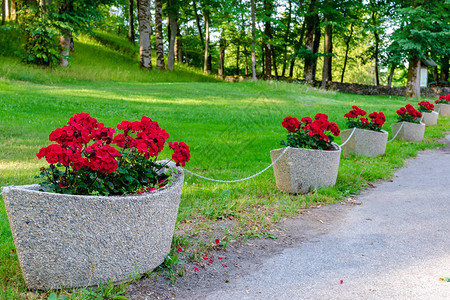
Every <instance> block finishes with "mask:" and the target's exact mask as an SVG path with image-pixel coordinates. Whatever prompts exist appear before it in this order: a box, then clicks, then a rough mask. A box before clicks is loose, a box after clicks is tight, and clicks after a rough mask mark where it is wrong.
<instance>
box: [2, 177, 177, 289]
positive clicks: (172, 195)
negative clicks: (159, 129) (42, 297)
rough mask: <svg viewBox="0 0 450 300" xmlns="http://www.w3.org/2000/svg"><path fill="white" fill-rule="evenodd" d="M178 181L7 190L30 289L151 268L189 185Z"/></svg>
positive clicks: (167, 242) (165, 246)
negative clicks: (103, 192) (121, 189)
mask: <svg viewBox="0 0 450 300" xmlns="http://www.w3.org/2000/svg"><path fill="white" fill-rule="evenodd" d="M177 169H178V173H177V174H175V180H174V182H173V183H172V184H171V185H169V186H166V187H163V188H161V189H158V190H156V191H153V192H149V193H144V194H141V195H133V196H115V197H114V196H112V197H109V196H108V197H101V196H78V195H63V194H55V193H47V192H40V191H38V189H39V186H38V185H26V186H17V187H7V188H3V189H2V190H3V200H4V202H5V207H6V212H7V215H8V219H9V223H10V226H11V231H12V235H13V238H14V243H15V245H16V252H17V255H18V258H19V262H20V266H21V269H22V273H23V277H24V279H25V282H26V284H27V287H28V288H29V289H32V290H49V289H59V288H63V287H80V286H83V287H84V286H94V285H98V283H99V282H100V281H102V282H103V283H106V282H108V280H110V279H112V280H113V281H114V282H119V281H122V280H124V279H128V278H129V275H130V274H132V273H133V272H134V271H135V267H137V268H138V269H137V271H138V272H139V273H142V272H146V271H150V270H152V269H154V268H155V267H157V266H158V265H160V264H161V263H162V262H163V260H164V258H165V257H166V256H167V254H168V253H169V251H170V246H171V243H172V236H173V232H174V228H175V221H176V218H177V213H178V205H179V203H180V197H181V190H182V187H183V181H184V173H183V171H182V169H181V168H177Z"/></svg>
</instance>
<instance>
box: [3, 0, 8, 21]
mask: <svg viewBox="0 0 450 300" xmlns="http://www.w3.org/2000/svg"><path fill="white" fill-rule="evenodd" d="M7 1H8V0H3V1H2V25H5V21H6V2H7Z"/></svg>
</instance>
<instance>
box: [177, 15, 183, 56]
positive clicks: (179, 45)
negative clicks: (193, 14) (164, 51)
mask: <svg viewBox="0 0 450 300" xmlns="http://www.w3.org/2000/svg"><path fill="white" fill-rule="evenodd" d="M175 60H176V61H178V62H183V49H182V45H181V33H180V28H179V26H178V22H177V36H176V38H175Z"/></svg>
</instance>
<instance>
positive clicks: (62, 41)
mask: <svg viewBox="0 0 450 300" xmlns="http://www.w3.org/2000/svg"><path fill="white" fill-rule="evenodd" d="M71 36H72V35H71V34H70V33H69V32H67V33H66V34H65V35H62V36H60V37H59V46H60V47H61V50H60V51H59V54H61V55H63V57H61V62H60V63H59V65H60V66H61V67H64V68H65V67H67V66H68V65H69V61H68V60H67V57H68V56H69V49H70V40H71V38H72V37H71Z"/></svg>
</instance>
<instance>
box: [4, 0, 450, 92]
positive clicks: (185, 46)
mask: <svg viewBox="0 0 450 300" xmlns="http://www.w3.org/2000/svg"><path fill="white" fill-rule="evenodd" d="M449 16H450V1H448V0H394V1H385V0H365V1H356V0H336V1H333V0H307V1H304V0H299V1H292V0H250V1H247V0H166V1H164V0H155V1H151V0H39V1H38V2H37V1H36V0H2V25H5V24H6V26H2V27H1V28H2V29H3V31H4V32H3V34H4V35H10V37H11V36H12V37H13V38H14V39H16V41H15V42H16V43H21V44H22V45H23V51H21V52H20V53H18V52H17V51H15V52H14V53H9V55H20V56H21V57H23V58H24V60H25V61H27V62H29V63H35V64H41V65H50V66H51V65H57V64H61V65H62V66H67V65H68V64H69V62H70V52H71V50H74V49H75V48H76V39H77V36H78V35H79V33H83V32H87V33H90V34H93V35H95V36H96V38H97V39H99V40H103V41H107V39H106V38H105V37H104V33H105V32H106V33H115V34H117V35H119V36H126V37H127V38H128V40H129V41H130V43H131V44H134V43H137V44H138V45H139V58H137V59H136V62H139V65H140V67H141V68H145V69H152V68H155V67H156V68H157V69H159V70H165V69H168V70H174V68H175V61H176V62H178V63H182V64H187V65H190V66H194V67H202V68H203V71H204V73H207V74H217V75H218V76H220V77H222V78H223V77H224V76H227V75H238V76H252V77H253V79H254V80H256V79H257V78H259V79H285V78H299V79H302V80H305V81H306V82H307V83H314V82H315V81H316V80H318V81H320V84H321V86H322V87H326V85H327V84H328V83H330V82H331V81H338V82H351V83H355V82H356V83H360V84H373V85H387V86H392V85H397V86H400V85H405V84H407V96H415V95H417V90H418V88H419V87H418V83H417V80H416V79H417V76H418V72H419V69H420V64H421V61H422V62H423V61H427V60H428V61H429V60H430V59H431V60H433V61H434V62H436V64H437V66H435V67H434V68H430V69H429V72H430V74H429V78H432V79H431V80H429V81H431V83H433V84H438V85H439V84H441V85H445V84H448V74H449V59H450V21H449V20H450V18H449ZM74 40H75V42H74ZM7 48H8V47H3V49H0V54H3V55H4V54H5V53H8V51H9V49H7ZM151 50H155V53H156V66H154V65H153V64H152V60H151V55H152V54H151V53H152V52H151ZM165 56H166V57H167V60H165Z"/></svg>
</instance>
